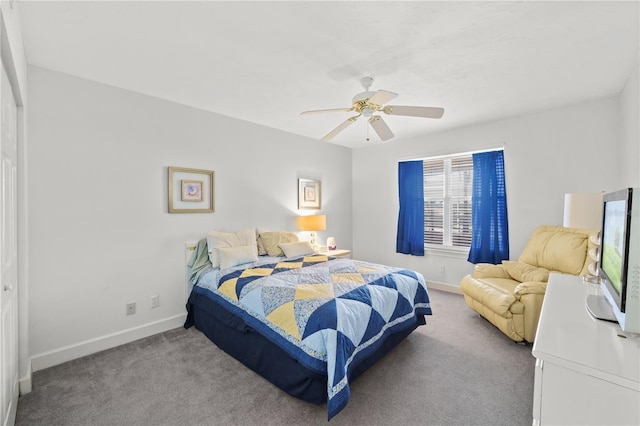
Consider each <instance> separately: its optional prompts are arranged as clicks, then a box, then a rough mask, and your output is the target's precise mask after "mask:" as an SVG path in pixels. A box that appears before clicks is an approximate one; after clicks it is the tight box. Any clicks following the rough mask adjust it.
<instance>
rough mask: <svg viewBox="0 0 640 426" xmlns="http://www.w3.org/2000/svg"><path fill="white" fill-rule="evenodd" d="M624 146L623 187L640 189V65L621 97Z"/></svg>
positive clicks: (636, 67) (634, 71) (632, 74)
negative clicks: (639, 118)
mask: <svg viewBox="0 0 640 426" xmlns="http://www.w3.org/2000/svg"><path fill="white" fill-rule="evenodd" d="M620 103H621V112H622V114H621V121H622V126H621V130H622V144H623V149H624V152H625V153H626V154H625V156H624V162H623V163H622V165H623V167H624V172H625V173H624V176H625V179H624V184H623V185H621V188H623V187H636V188H637V187H640V125H639V121H640V120H638V117H640V107H639V106H638V104H639V103H640V74H639V73H638V64H637V63H636V66H635V68H634V70H633V72H632V73H631V76H630V77H629V80H628V81H627V84H626V85H625V87H624V90H623V91H622V94H621V96H620Z"/></svg>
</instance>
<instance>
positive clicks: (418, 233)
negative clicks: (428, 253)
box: [396, 161, 424, 256]
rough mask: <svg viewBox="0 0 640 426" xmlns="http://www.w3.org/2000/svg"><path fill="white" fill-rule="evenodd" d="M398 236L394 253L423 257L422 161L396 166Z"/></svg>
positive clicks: (407, 162)
mask: <svg viewBox="0 0 640 426" xmlns="http://www.w3.org/2000/svg"><path fill="white" fill-rule="evenodd" d="M398 194H399V197H400V212H399V213H398V234H397V237H396V252H397V253H404V254H412V255H414V256H424V179H423V174H422V161H403V162H401V163H399V164H398Z"/></svg>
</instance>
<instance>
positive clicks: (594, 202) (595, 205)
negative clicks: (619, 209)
mask: <svg viewBox="0 0 640 426" xmlns="http://www.w3.org/2000/svg"><path fill="white" fill-rule="evenodd" d="M562 226H564V227H566V228H579V229H593V230H598V231H599V230H600V227H601V226H602V192H594V193H573V194H564V220H563V222H562Z"/></svg>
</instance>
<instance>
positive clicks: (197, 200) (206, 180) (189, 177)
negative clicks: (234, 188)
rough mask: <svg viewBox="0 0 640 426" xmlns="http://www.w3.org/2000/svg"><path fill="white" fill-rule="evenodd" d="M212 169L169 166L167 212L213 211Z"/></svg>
mask: <svg viewBox="0 0 640 426" xmlns="http://www.w3.org/2000/svg"><path fill="white" fill-rule="evenodd" d="M213 184H214V180H213V170H202V169H187V168H182V167H169V213H213V205H214V204H213Z"/></svg>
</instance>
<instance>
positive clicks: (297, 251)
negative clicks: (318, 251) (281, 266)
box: [280, 241, 315, 258]
mask: <svg viewBox="0 0 640 426" xmlns="http://www.w3.org/2000/svg"><path fill="white" fill-rule="evenodd" d="M280 248H281V249H282V251H283V252H284V255H285V256H286V257H287V258H291V257H298V256H304V255H307V254H314V253H315V250H314V249H313V247H311V244H309V241H298V242H295V243H282V244H280Z"/></svg>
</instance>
